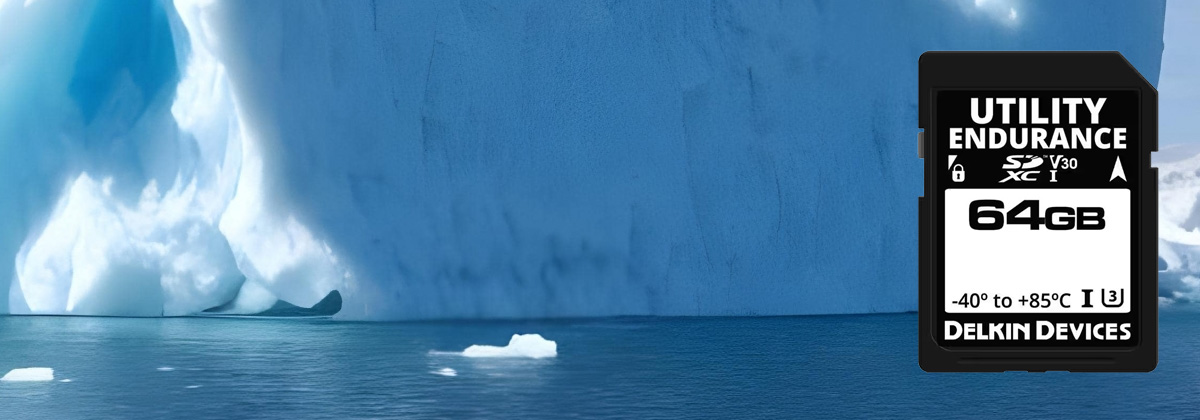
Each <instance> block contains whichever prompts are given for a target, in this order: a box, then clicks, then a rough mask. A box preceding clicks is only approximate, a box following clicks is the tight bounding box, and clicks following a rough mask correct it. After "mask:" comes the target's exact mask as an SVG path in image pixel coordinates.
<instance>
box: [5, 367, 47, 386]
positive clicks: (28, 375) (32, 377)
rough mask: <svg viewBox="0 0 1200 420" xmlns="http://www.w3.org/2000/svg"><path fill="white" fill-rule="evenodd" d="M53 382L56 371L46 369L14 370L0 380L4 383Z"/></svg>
mask: <svg viewBox="0 0 1200 420" xmlns="http://www.w3.org/2000/svg"><path fill="white" fill-rule="evenodd" d="M53 380H54V369H51V368H45V367H31V368H20V369H13V370H10V371H8V373H6V374H4V377H3V378H0V381H4V382H48V381H53Z"/></svg>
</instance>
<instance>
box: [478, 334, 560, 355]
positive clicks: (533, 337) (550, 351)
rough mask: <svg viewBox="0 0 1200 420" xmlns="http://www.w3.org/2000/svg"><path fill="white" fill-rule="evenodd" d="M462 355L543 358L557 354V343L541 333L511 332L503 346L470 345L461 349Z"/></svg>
mask: <svg viewBox="0 0 1200 420" xmlns="http://www.w3.org/2000/svg"><path fill="white" fill-rule="evenodd" d="M462 355H463V356H464V357H526V358H531V359H543V358H547V357H555V356H558V343H555V342H554V341H551V340H547V339H545V338H542V336H541V334H513V336H512V338H510V339H509V340H508V345H506V346H503V347H497V346H488V345H480V344H476V345H472V346H470V347H467V348H466V350H463V352H462Z"/></svg>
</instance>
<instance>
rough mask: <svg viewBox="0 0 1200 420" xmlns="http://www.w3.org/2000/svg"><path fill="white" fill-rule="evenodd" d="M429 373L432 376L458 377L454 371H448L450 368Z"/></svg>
mask: <svg viewBox="0 0 1200 420" xmlns="http://www.w3.org/2000/svg"><path fill="white" fill-rule="evenodd" d="M430 373H433V374H434V375H442V376H458V372H457V371H455V370H454V369H450V368H441V369H438V370H435V371H433V372H430Z"/></svg>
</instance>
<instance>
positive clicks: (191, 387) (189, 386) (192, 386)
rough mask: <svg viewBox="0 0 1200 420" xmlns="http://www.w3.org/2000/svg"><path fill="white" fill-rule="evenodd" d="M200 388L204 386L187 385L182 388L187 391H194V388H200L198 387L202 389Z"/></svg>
mask: <svg viewBox="0 0 1200 420" xmlns="http://www.w3.org/2000/svg"><path fill="white" fill-rule="evenodd" d="M202 386H204V385H188V386H185V387H184V388H187V389H196V388H200V387H202Z"/></svg>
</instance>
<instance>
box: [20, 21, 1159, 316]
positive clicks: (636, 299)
mask: <svg viewBox="0 0 1200 420" xmlns="http://www.w3.org/2000/svg"><path fill="white" fill-rule="evenodd" d="M10 3H12V2H10ZM976 3H979V4H978V5H977V4H976ZM3 7H12V5H11V4H10V5H7V6H3ZM184 10H185V9H184V8H182V7H180V13H181V14H187V13H191V12H185V11H184ZM1163 13H1164V2H1163V1H1141V2H1124V1H1099V2H1097V1H1059V2H1022V1H1002V0H992V1H987V2H971V1H953V0H930V1H912V2H890V1H889V2H878V1H836V2H835V1H829V2H826V1H814V2H809V1H729V2H726V1H684V2H675V1H634V2H597V1H505V2H487V1H458V2H445V1H431V2H425V1H353V2H316V1H265V0H264V1H245V2H228V3H218V4H216V5H212V6H210V7H207V8H206V9H204V12H203V14H202V16H201V17H198V19H202V20H203V21H204V22H205V23H206V28H208V29H207V30H209V31H212V33H214V34H217V35H219V36H211V37H210V38H211V39H212V45H210V48H211V49H212V51H213V53H214V54H215V56H216V57H218V59H219V60H220V62H221V63H222V65H223V66H224V67H225V69H226V70H227V72H228V80H229V84H230V86H231V91H232V94H233V95H234V97H235V98H236V101H235V102H236V108H237V109H236V114H237V116H238V118H239V121H240V124H241V126H242V127H243V128H244V133H245V138H244V139H243V140H244V141H249V142H251V143H252V144H253V147H254V148H256V150H258V153H260V155H261V159H262V173H263V193H262V194H263V195H264V198H263V202H265V203H269V205H268V206H266V207H264V208H268V209H269V210H270V211H267V212H266V213H264V214H267V213H269V214H271V215H282V216H286V217H288V218H292V219H294V220H295V221H296V223H297V226H303V227H304V228H305V229H307V231H309V232H311V236H312V237H314V238H319V240H320V241H322V243H323V244H325V245H327V246H328V249H329V250H330V251H331V253H332V254H336V257H337V258H336V259H335V262H336V264H337V266H338V267H342V268H344V270H345V272H346V275H345V278H344V280H339V281H341V282H342V283H341V284H339V285H336V288H339V289H341V290H342V291H343V296H344V298H345V305H344V309H343V312H342V314H341V315H340V316H343V317H346V318H355V319H384V318H387V319H390V318H464V317H546V316H593V315H626V314H654V315H776V314H817V313H861V312H886V311H910V310H915V309H916V301H917V299H916V289H917V281H916V278H917V277H916V276H917V224H916V197H917V196H919V195H920V194H921V161H920V160H919V159H918V158H917V155H916V132H917V130H916V124H917V58H918V56H919V55H920V54H921V53H922V52H924V51H927V50H1118V51H1120V52H1122V53H1123V54H1124V55H1125V57H1126V58H1128V59H1129V61H1131V62H1132V63H1133V64H1134V65H1135V66H1136V67H1137V68H1138V69H1139V70H1140V71H1141V72H1142V74H1143V75H1144V76H1145V77H1146V78H1147V79H1149V80H1151V81H1152V82H1157V78H1158V73H1159V64H1160V59H1161V54H1162V48H1163V44H1162V32H1163ZM185 20H186V19H185ZM88 36H89V37H91V36H100V37H103V36H104V35H90V34H89V35H88ZM114 36H116V35H114ZM177 38H179V36H178V35H177ZM100 44H101V45H108V44H107V43H103V42H101V43H100ZM151 56H153V54H150V55H148V56H147V57H151ZM138 57H139V56H137V55H135V54H127V55H125V56H123V60H124V61H121V62H122V63H124V64H123V65H124V66H128V68H129V69H130V72H129V74H131V75H134V78H135V80H139V81H140V82H139V83H143V84H144V85H145V86H148V87H153V86H158V85H159V84H160V81H161V80H163V79H162V78H161V74H162V73H159V72H156V71H151V70H153V69H156V68H157V67H156V66H154V65H150V64H146V62H148V60H149V59H148V58H146V59H143V58H138ZM181 61H184V60H183V59H182V58H181ZM136 68H142V69H143V70H144V71H142V72H141V74H144V75H146V76H145V80H144V81H143V80H142V77H140V76H137V75H135V73H136V72H135V71H134V69H136ZM151 79H153V80H151ZM0 92H4V91H2V90H0ZM0 95H2V94H0ZM78 106H79V107H80V108H81V109H84V110H87V109H91V108H93V107H91V106H90V105H88V104H87V103H84V102H79V103H78ZM12 115H16V114H12ZM93 118H94V119H103V118H108V117H107V116H105V115H96V116H94V117H93ZM0 123H2V122H0ZM0 141H3V142H5V144H8V143H14V142H28V141H30V140H29V139H21V140H16V139H13V138H4V139H2V140H0ZM11 147H12V146H10V148H8V149H0V151H3V153H4V154H5V155H8V156H6V159H13V157H12V156H11V155H12V154H13V153H15V152H13V151H12V150H13V149H11ZM82 156H83V157H82V158H81V159H83V160H85V161H94V160H105V159H108V158H107V157H106V156H100V155H91V154H84V155H82ZM51 172H52V173H50V174H49V175H53V176H57V177H60V178H61V177H70V176H72V174H70V173H62V172H64V171H59V172H53V171H51ZM66 172H69V171H66ZM56 182H58V181H56ZM137 188H141V186H140V185H138V186H137ZM60 193H61V191H58V190H55V191H53V193H52V194H50V197H51V199H46V200H45V201H50V202H52V201H53V197H57V196H58V195H59V194H60ZM6 211H7V210H6ZM38 229H39V228H38V227H37V223H35V222H31V224H30V225H29V226H27V230H28V232H24V231H22V232H13V231H11V230H10V232H9V235H15V236H6V237H5V238H3V239H4V240H5V241H7V242H6V243H5V244H4V247H0V251H5V252H10V251H12V250H13V249H14V247H15V246H17V245H19V244H20V243H21V241H24V240H26V237H27V235H31V234H33V233H29V232H37V231H38ZM222 231H226V232H228V229H226V225H225V224H224V222H222ZM251 231H252V230H251ZM248 232H250V231H248ZM227 236H229V235H227ZM14 238H15V239H14ZM239 241H241V240H235V239H234V238H232V236H231V237H230V239H229V242H230V244H231V246H232V247H233V248H234V254H235V255H236V256H237V257H236V258H238V261H239V264H238V266H239V268H241V269H242V271H247V270H246V264H244V263H243V260H242V257H241V256H240V255H241V254H240V251H238V248H239V245H238V242H239ZM14 244H15V245H14ZM280 247H282V248H287V247H288V245H287V244H280ZM10 255H11V254H10ZM260 260H261V259H260ZM260 266H261V264H260ZM257 271H262V270H257ZM0 272H2V270H0ZM264 272H265V271H264ZM247 275H248V276H251V277H253V275H250V274H247ZM263 284H267V285H268V286H269V285H270V284H273V283H271V281H264V282H263ZM316 289H319V288H314V290H316ZM243 290H245V289H243ZM271 290H272V291H273V292H274V293H275V295H276V296H280V291H279V289H271ZM320 291H324V289H321V290H320ZM318 294H319V293H318ZM314 296H315V295H314ZM318 298H319V296H318ZM302 299H303V298H302ZM310 300H313V299H310Z"/></svg>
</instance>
